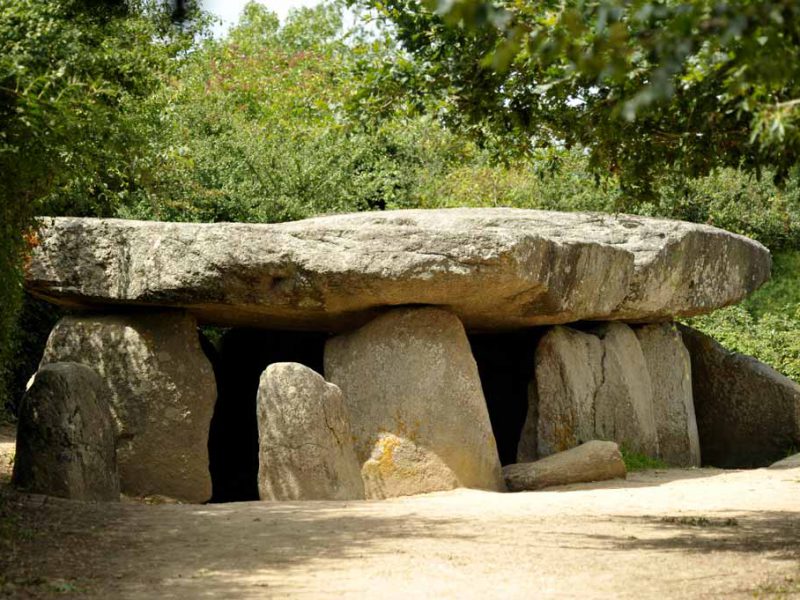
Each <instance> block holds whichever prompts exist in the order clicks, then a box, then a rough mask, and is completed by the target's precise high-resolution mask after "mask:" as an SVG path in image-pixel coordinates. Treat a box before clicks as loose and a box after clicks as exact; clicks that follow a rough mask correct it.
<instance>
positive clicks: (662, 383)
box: [635, 323, 700, 467]
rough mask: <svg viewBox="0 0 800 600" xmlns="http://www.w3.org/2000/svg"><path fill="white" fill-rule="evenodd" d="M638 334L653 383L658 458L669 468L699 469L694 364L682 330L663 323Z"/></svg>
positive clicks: (637, 332)
mask: <svg viewBox="0 0 800 600" xmlns="http://www.w3.org/2000/svg"><path fill="white" fill-rule="evenodd" d="M635 332H636V337H637V338H638V339H639V344H640V345H641V348H642V354H643V355H644V359H645V362H646V363H647V371H648V373H649V374H650V381H651V383H652V389H653V413H654V415H655V421H656V429H657V431H658V452H659V456H660V458H662V459H663V460H664V462H666V463H667V464H669V465H674V466H680V467H699V466H700V440H699V438H698V435H697V421H696V419H695V414H694V401H693V399H692V365H691V358H690V357H689V351H688V350H687V349H686V346H685V345H684V344H683V340H682V339H681V334H680V331H678V328H677V327H676V326H675V325H674V324H672V323H660V324H654V325H646V326H644V327H638V328H636V330H635Z"/></svg>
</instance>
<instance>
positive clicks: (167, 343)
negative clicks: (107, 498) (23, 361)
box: [41, 311, 217, 502]
mask: <svg viewBox="0 0 800 600" xmlns="http://www.w3.org/2000/svg"><path fill="white" fill-rule="evenodd" d="M62 361H72V362H77V363H81V364H84V365H86V366H88V367H91V368H92V369H94V370H95V371H97V373H98V374H100V376H101V377H102V378H103V379H105V381H106V382H107V383H108V385H109V388H110V393H111V398H110V399H111V402H110V405H111V410H112V414H113V415H114V418H115V421H116V425H117V435H118V441H117V459H118V463H119V471H120V478H121V484H122V491H123V492H124V493H126V494H129V495H135V496H148V495H163V496H168V497H171V498H175V499H178V500H183V501H187V502H204V501H206V500H208V499H209V497H210V496H211V478H210V475H209V469H208V431H209V423H210V421H211V416H212V413H213V411H214V403H215V401H216V397H217V391H216V383H215V380H214V373H213V371H212V368H211V364H210V363H209V361H208V359H207V358H206V357H205V355H204V354H203V352H202V350H201V348H200V340H199V336H198V332H197V323H196V322H195V320H194V318H193V317H191V316H189V315H188V314H186V313H183V312H181V311H170V312H155V313H149V314H126V315H106V316H87V317H66V318H64V319H62V320H61V321H59V323H58V324H57V325H56V327H55V328H54V329H53V331H52V333H51V334H50V338H49V339H48V341H47V347H46V348H45V352H44V357H43V358H42V363H41V364H42V365H43V366H44V365H47V364H49V363H54V362H62Z"/></svg>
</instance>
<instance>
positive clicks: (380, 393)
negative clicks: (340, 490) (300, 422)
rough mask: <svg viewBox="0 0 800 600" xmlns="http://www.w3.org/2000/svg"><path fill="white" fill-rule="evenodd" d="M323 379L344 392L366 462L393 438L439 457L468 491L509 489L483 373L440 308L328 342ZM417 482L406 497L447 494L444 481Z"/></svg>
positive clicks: (382, 320)
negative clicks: (378, 446)
mask: <svg viewBox="0 0 800 600" xmlns="http://www.w3.org/2000/svg"><path fill="white" fill-rule="evenodd" d="M325 375H326V377H327V378H328V379H329V380H330V381H332V382H333V383H335V384H336V385H338V386H339V387H340V388H341V389H342V392H343V394H344V398H345V403H346V404H347V408H348V412H349V414H350V421H351V426H352V429H353V436H354V438H355V447H356V455H357V456H358V458H359V460H360V461H361V462H362V463H364V462H366V461H368V460H369V459H370V457H371V456H372V455H373V450H374V449H375V446H376V444H381V443H382V442H381V434H385V433H391V434H394V435H395V436H396V437H397V438H402V439H405V440H408V441H409V442H411V443H413V444H414V445H415V446H418V447H420V448H423V449H424V450H425V451H427V452H431V453H433V454H434V455H436V456H437V457H438V458H439V459H440V460H441V462H442V463H444V464H445V465H446V466H447V467H448V469H449V470H450V471H451V472H452V473H453V474H454V475H455V477H456V478H457V481H458V484H460V485H462V486H465V487H472V488H481V489H488V490H503V489H504V488H505V484H504V483H503V479H502V473H501V470H500V461H499V458H498V454H497V446H496V444H495V439H494V434H493V433H492V428H491V424H490V422H489V415H488V411H487V409H486V402H485V400H484V397H483V392H482V390H481V382H480V379H479V377H478V369H477V366H476V364H475V360H474V358H473V357H472V353H471V351H470V346H469V342H468V341H467V336H466V333H465V332H464V327H463V325H462V324H461V322H460V321H459V320H458V318H457V317H456V316H454V315H452V314H450V313H448V312H446V311H443V310H439V309H435V308H414V309H397V310H394V311H392V312H389V313H387V314H385V315H383V316H381V317H379V318H377V319H375V320H374V321H372V322H371V323H369V324H367V325H365V326H364V327H362V328H361V329H359V330H357V331H355V332H353V333H350V334H346V335H340V336H338V337H335V338H333V339H331V340H329V341H328V343H327V345H326V348H325ZM378 450H380V449H378ZM419 468H420V469H424V468H425V467H424V463H423V464H420V466H419ZM416 479H417V480H418V481H419V482H420V485H419V486H418V487H415V488H413V489H409V490H407V492H408V493H424V492H429V491H433V490H435V489H441V486H440V483H441V482H434V481H431V480H430V479H427V478H425V477H421V476H420V477H416ZM425 482H427V483H425ZM449 485H455V482H452V483H451V484H449Z"/></svg>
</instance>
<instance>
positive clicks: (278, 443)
mask: <svg viewBox="0 0 800 600" xmlns="http://www.w3.org/2000/svg"><path fill="white" fill-rule="evenodd" d="M258 428H259V470H258V491H259V496H260V497H261V499H262V500H357V499H363V498H364V484H363V483H362V481H361V472H360V470H361V469H360V463H359V462H358V460H357V459H356V455H355V451H354V450H353V438H352V434H351V433H350V423H349V421H348V417H347V410H346V408H345V406H344V402H343V401H342V392H341V390H339V388H338V387H336V386H335V385H333V384H330V383H327V382H326V381H325V380H324V379H323V378H322V376H321V375H319V374H318V373H315V372H314V371H312V370H311V369H309V368H308V367H306V366H303V365H301V364H298V363H276V364H273V365H270V366H269V367H267V369H266V370H265V371H264V374H263V375H262V376H261V383H260V385H259V388H258Z"/></svg>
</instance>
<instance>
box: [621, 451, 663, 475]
mask: <svg viewBox="0 0 800 600" xmlns="http://www.w3.org/2000/svg"><path fill="white" fill-rule="evenodd" d="M619 451H620V453H621V454H622V460H623V461H624V462H625V468H626V469H627V471H628V473H631V472H633V471H646V470H648V469H666V468H668V467H667V463H665V462H664V461H663V460H661V459H659V458H651V457H649V456H646V455H644V454H641V453H639V452H634V451H633V450H631V449H630V448H627V447H626V446H625V445H623V446H621V447H620V449H619Z"/></svg>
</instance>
